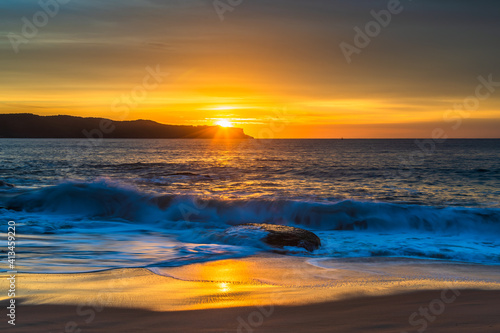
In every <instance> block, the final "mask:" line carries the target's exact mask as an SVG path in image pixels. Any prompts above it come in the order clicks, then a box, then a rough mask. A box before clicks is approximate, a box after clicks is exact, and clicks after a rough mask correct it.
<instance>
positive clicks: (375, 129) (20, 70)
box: [0, 0, 500, 138]
mask: <svg viewBox="0 0 500 333" xmlns="http://www.w3.org/2000/svg"><path fill="white" fill-rule="evenodd" d="M44 1H47V2H50V1H49V0H44ZM54 1H55V0H54ZM391 1H394V0H391ZM60 2H61V3H62V2H67V0H64V1H63V0H60ZM239 2H240V4H239V5H236V6H231V7H226V8H230V9H231V10H227V11H226V12H224V13H223V14H222V15H223V18H224V20H223V21H222V20H221V19H220V15H219V14H220V12H219V13H217V10H216V8H214V1H213V0H163V1H162V0H106V1H104V0H102V1H101V0H72V1H69V2H68V3H67V4H59V5H58V6H59V7H60V8H59V9H58V12H57V13H55V14H54V12H52V14H54V15H52V16H53V17H50V16H47V17H48V22H47V24H45V25H43V24H41V25H40V27H39V28H37V29H38V32H37V33H33V34H32V35H29V34H28V35H26V34H25V35H24V36H23V31H22V30H23V26H24V25H25V24H26V23H25V22H26V20H24V21H23V20H22V18H23V17H26V18H28V20H29V21H30V22H33V16H34V15H35V14H36V13H37V12H39V11H40V10H42V9H41V7H40V5H39V4H38V1H33V0H30V1H28V0H4V1H2V2H1V3H0V12H1V13H2V14H1V17H2V20H0V34H1V35H2V36H1V42H0V52H1V55H0V57H1V61H0V78H1V79H0V89H1V94H0V113H18V112H23V113H26V112H28V113H35V114H39V115H55V114H70V115H77V116H89V117H90V116H99V117H106V118H111V119H116V120H118V119H129V120H133V119H152V120H155V121H158V122H161V123H168V124H191V125H207V124H208V125H212V124H216V123H220V121H221V120H226V121H228V122H229V123H230V124H232V125H233V126H237V127H241V128H243V129H244V130H245V132H246V133H247V134H249V135H252V136H254V137H276V138H309V137H311V138H313V137H314V138H338V137H345V138H414V137H430V136H431V133H432V131H433V130H434V129H435V128H442V129H443V130H444V131H445V132H446V134H447V136H449V137H463V138H465V137H500V83H498V84H497V86H496V87H495V88H492V89H494V91H493V90H492V91H489V90H488V89H487V88H484V89H482V90H480V91H481V92H482V93H483V95H484V94H485V93H487V92H490V94H489V95H488V97H487V98H482V99H481V100H480V102H479V104H478V105H477V107H476V105H474V107H473V108H472V110H471V111H467V115H466V116H465V117H464V114H465V113H458V112H456V111H449V110H451V109H453V108H454V105H455V104H459V105H462V104H463V102H464V99H466V98H468V97H470V96H474V95H475V94H476V89H477V87H478V85H479V84H480V81H479V80H478V79H477V78H478V77H479V76H483V77H484V78H485V79H488V77H489V76H491V78H492V80H493V81H494V82H500V66H499V59H500V43H499V37H500V2H499V1H497V0H495V1H493V0H492V1H486V0H479V1H465V0H418V1H416V0H414V1H409V0H402V1H401V4H400V8H401V11H400V13H398V14H394V15H392V19H391V22H390V23H389V24H388V25H387V27H383V28H381V31H380V33H379V34H377V35H376V36H375V37H373V38H371V42H370V43H369V45H368V46H366V47H365V48H362V49H360V52H359V54H353V55H352V57H351V58H352V59H351V60H352V62H351V63H350V64H349V63H348V62H347V61H346V58H345V57H344V54H343V52H342V50H341V48H340V46H339V45H340V44H341V43H342V42H345V43H348V44H352V45H354V37H355V34H356V32H355V31H354V28H355V27H356V26H358V27H360V28H362V29H364V27H365V24H366V23H368V22H370V21H372V20H374V18H373V17H372V15H371V14H370V12H371V11H372V10H375V11H376V12H378V11H380V10H384V9H387V7H388V1H378V0H377V1H373V0H371V1H369V0H356V1H339V0H242V1H236V0H232V1H231V3H233V4H235V3H239ZM220 3H228V0H221V2H219V4H220ZM226 6H229V5H226ZM47 8H49V7H47ZM37 18H38V19H43V16H40V15H39V16H38V17H37ZM39 23H40V22H39ZM42 23H44V22H42ZM24 30H25V31H24V32H25V33H26V31H27V30H26V28H25V29H24ZM28 32H32V31H28ZM13 36H17V37H16V38H18V37H19V38H24V39H23V43H21V44H18V45H17V46H18V52H17V53H16V52H15V51H14V49H13V47H12V40H13V38H14V37H13ZM19 40H20V39H17V41H19ZM148 67H149V68H150V70H147V69H146V68H148ZM157 68H159V69H160V71H161V72H163V73H168V75H162V76H161V80H160V81H161V82H156V81H154V79H152V78H149V79H147V76H148V75H150V74H149V72H150V71H151V69H157ZM143 82H146V83H147V86H148V88H147V89H146V90H142V92H144V91H146V95H141V96H139V97H133V95H132V91H133V90H134V89H135V88H136V87H137V86H139V87H141V86H142V87H144V83H143ZM156 83H158V84H156ZM490 88H491V87H490ZM137 91H139V90H137V89H136V92H137ZM124 96H125V97H124ZM126 96H128V97H126ZM127 98H128V99H127ZM134 98H135V101H134ZM471 101H472V100H469V102H471ZM471 103H472V102H471ZM125 110H126V111H125ZM459 117H460V118H463V119H461V120H462V122H461V123H458V119H459ZM444 118H446V119H448V121H446V120H445V119H444ZM453 119H454V121H453V122H451V121H450V120H453ZM270 133H272V134H270Z"/></svg>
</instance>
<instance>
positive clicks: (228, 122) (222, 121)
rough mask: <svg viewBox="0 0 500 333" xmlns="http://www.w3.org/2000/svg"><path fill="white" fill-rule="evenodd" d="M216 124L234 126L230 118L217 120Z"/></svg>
mask: <svg viewBox="0 0 500 333" xmlns="http://www.w3.org/2000/svg"><path fill="white" fill-rule="evenodd" d="M216 124H217V125H219V126H221V127H233V124H231V122H230V121H229V120H226V119H221V120H219V121H217V122H216Z"/></svg>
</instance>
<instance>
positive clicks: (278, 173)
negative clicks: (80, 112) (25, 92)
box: [0, 139, 500, 273]
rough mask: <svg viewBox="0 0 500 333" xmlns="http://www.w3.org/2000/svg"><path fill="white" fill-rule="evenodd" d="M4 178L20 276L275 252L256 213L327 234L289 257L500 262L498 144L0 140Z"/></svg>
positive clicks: (0, 193)
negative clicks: (247, 227)
mask: <svg viewBox="0 0 500 333" xmlns="http://www.w3.org/2000/svg"><path fill="white" fill-rule="evenodd" d="M0 180H2V181H4V182H6V183H11V184H14V185H15V187H13V188H11V187H7V186H3V187H0V220H1V221H2V226H3V229H4V230H1V233H2V234H1V235H2V236H1V240H0V243H1V244H0V245H2V248H4V249H5V248H6V247H7V245H6V243H7V242H6V241H7V235H6V232H7V222H8V221H15V223H16V235H17V243H16V251H17V260H16V265H17V269H18V271H20V272H32V273H34V272H36V273H44V272H51V273H55V272H88V271H97V270H105V269H111V268H117V267H147V268H155V267H172V266H182V265H187V264H191V263H196V262H205V261H211V260H219V259H227V258H241V257H248V256H251V255H254V254H258V253H275V252H276V251H277V249H276V248H272V247H270V246H268V245H267V244H265V243H264V242H263V241H262V234H260V233H253V234H252V233H250V234H249V233H245V232H241V233H239V232H230V233H228V232H226V230H227V229H228V228H230V227H231V226H234V225H237V224H241V223H248V222H252V223H273V224H281V225H288V226H294V227H299V228H303V229H307V230H309V231H312V232H314V233H315V234H316V235H318V236H319V237H320V239H321V243H322V246H321V247H320V248H319V249H317V250H315V251H313V252H308V251H306V250H305V249H303V248H295V247H286V248H284V249H279V253H280V254H281V255H288V256H301V257H310V258H312V259H325V258H344V259H347V258H366V257H370V258H371V257H389V258H391V257H397V258H401V257H404V258H418V259H423V260H429V262H432V263H436V261H440V260H442V261H454V262H467V263H478V264H485V265H498V264H500V246H499V245H500V140H446V141H444V142H440V143H436V142H431V141H422V140H421V141H415V140H228V141H211V140H197V139H191V140H135V139H120V140H111V139H109V140H100V141H88V140H80V139H54V140H52V139H0ZM0 270H2V271H6V270H7V268H6V267H4V266H2V268H1V269H0Z"/></svg>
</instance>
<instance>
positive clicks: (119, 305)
mask: <svg viewBox="0 0 500 333" xmlns="http://www.w3.org/2000/svg"><path fill="white" fill-rule="evenodd" d="M351 264H352V268H351V269H348V267H346V263H345V262H344V263H340V262H329V263H327V264H326V263H325V264H323V267H319V266H315V267H311V263H310V262H307V260H305V259H300V258H299V259H297V258H287V257H285V256H269V255H267V256H257V257H250V258H246V259H240V260H239V259H236V260H234V259H231V260H222V261H215V262H209V263H201V264H193V265H187V266H183V267H178V268H168V269H162V270H161V271H157V272H152V271H150V270H148V269H144V268H137V269H117V270H108V271H102V272H89V273H77V274H22V275H20V276H19V277H18V286H17V288H18V289H19V291H20V292H19V294H18V295H17V297H16V299H17V304H16V305H17V307H16V326H15V327H13V326H9V325H8V324H7V323H6V321H5V320H4V321H3V322H2V323H1V324H0V327H1V328H9V329H10V331H12V332H65V330H66V332H79V331H78V329H81V332H110V331H111V332H139V331H147V332H181V331H182V332H291V331H293V332H332V330H333V331H335V332H352V331H363V332H416V331H417V330H418V329H423V328H424V326H425V330H426V331H428V332H476V331H477V332H498V329H499V328H500V322H499V321H498V315H499V313H498V308H499V305H500V281H499V280H498V279H497V280H495V277H498V276H500V274H499V271H500V267H488V268H485V267H484V266H479V265H476V267H474V265H468V264H457V263H448V265H445V263H442V262H440V263H439V266H440V267H441V269H440V270H439V272H440V274H441V275H440V276H437V275H436V272H433V270H432V269H426V270H422V266H419V263H418V262H416V261H414V260H408V259H404V258H401V259H399V260H396V259H391V260H390V261H387V260H383V261H382V262H374V261H373V260H369V261H366V260H363V261H357V262H352V263H351ZM326 266H328V267H329V268H325V267H326ZM427 266H428V264H426V267H427ZM368 268H369V269H368ZM374 268H377V269H376V270H374ZM412 271H413V272H412ZM415 271H420V276H419V277H417V276H416V275H415ZM405 272H406V277H402V276H401V273H405ZM160 274H162V275H160ZM445 275H447V278H446V277H445ZM410 276H413V278H410ZM5 281H6V278H5V277H4V276H2V282H1V287H2V289H4V284H6V283H5ZM5 287H6V285H5ZM4 305H7V301H6V300H5V299H2V308H4V309H5V306H4ZM421 311H423V312H421ZM412 315H413V317H412ZM66 325H68V326H66Z"/></svg>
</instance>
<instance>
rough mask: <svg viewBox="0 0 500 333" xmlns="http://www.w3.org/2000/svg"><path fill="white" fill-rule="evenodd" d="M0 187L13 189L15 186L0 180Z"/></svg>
mask: <svg viewBox="0 0 500 333" xmlns="http://www.w3.org/2000/svg"><path fill="white" fill-rule="evenodd" d="M0 187H9V188H13V187H15V186H14V185H12V184H9V183H6V182H4V181H3V180H0Z"/></svg>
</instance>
